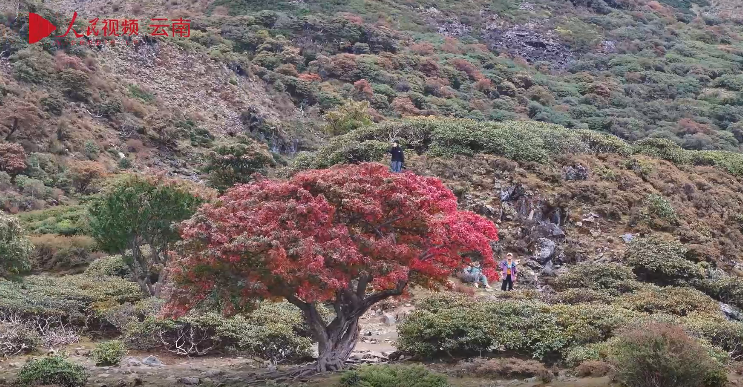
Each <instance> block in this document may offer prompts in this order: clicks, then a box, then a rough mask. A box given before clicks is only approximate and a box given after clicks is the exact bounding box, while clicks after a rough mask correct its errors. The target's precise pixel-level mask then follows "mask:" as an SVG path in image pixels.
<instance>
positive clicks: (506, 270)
mask: <svg viewBox="0 0 743 387" xmlns="http://www.w3.org/2000/svg"><path fill="white" fill-rule="evenodd" d="M500 270H501V278H503V285H501V287H500V288H501V290H503V291H505V290H513V283H514V282H516V276H517V275H518V269H516V261H514V260H513V254H511V253H508V254H506V259H505V260H503V261H502V262H501V263H500Z"/></svg>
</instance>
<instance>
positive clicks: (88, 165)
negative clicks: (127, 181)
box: [70, 161, 107, 193]
mask: <svg viewBox="0 0 743 387" xmlns="http://www.w3.org/2000/svg"><path fill="white" fill-rule="evenodd" d="M70 172H71V178H72V185H73V186H74V187H75V189H76V190H77V192H80V193H87V191H88V188H89V187H90V184H91V183H92V182H93V181H94V180H96V179H99V178H101V177H104V176H105V175H106V174H107V172H106V168H105V167H104V166H103V164H101V163H99V162H96V161H78V162H75V163H74V164H72V165H71V167H70Z"/></svg>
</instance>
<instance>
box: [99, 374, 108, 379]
mask: <svg viewBox="0 0 743 387" xmlns="http://www.w3.org/2000/svg"><path fill="white" fill-rule="evenodd" d="M109 376H111V375H109V374H100V375H98V377H99V378H104V379H105V378H107V377H109Z"/></svg>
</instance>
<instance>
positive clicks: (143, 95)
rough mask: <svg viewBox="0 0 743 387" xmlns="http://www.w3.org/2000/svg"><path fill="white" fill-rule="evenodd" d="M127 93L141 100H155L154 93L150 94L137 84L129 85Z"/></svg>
mask: <svg viewBox="0 0 743 387" xmlns="http://www.w3.org/2000/svg"><path fill="white" fill-rule="evenodd" d="M129 94H131V96H132V97H134V98H138V99H140V100H142V102H147V103H149V102H152V101H154V100H155V96H154V95H152V94H151V93H148V92H146V91H144V90H142V89H141V88H140V87H139V86H137V85H129Z"/></svg>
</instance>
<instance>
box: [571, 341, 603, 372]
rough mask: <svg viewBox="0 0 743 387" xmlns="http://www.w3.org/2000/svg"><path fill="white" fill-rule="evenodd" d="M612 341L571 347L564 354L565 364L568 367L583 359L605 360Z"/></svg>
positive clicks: (577, 363) (579, 362) (581, 361)
mask: <svg viewBox="0 0 743 387" xmlns="http://www.w3.org/2000/svg"><path fill="white" fill-rule="evenodd" d="M613 341H615V340H610V341H604V342H600V343H591V344H586V345H578V346H575V347H572V348H570V349H569V350H568V351H567V352H566V354H565V365H566V366H568V367H576V366H578V365H579V364H581V363H583V362H585V361H591V360H594V361H603V360H606V358H607V357H608V356H609V351H610V349H611V343H612V342H613Z"/></svg>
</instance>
